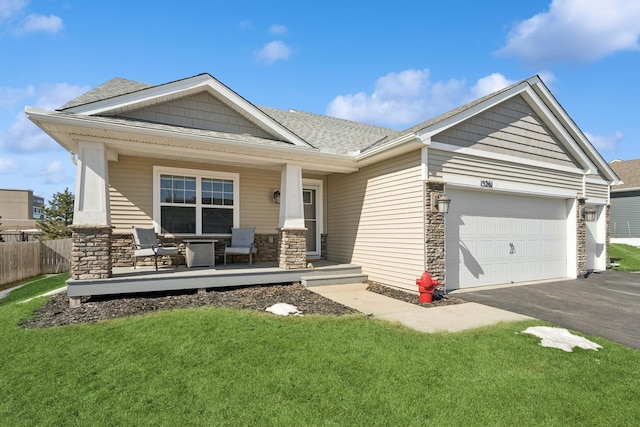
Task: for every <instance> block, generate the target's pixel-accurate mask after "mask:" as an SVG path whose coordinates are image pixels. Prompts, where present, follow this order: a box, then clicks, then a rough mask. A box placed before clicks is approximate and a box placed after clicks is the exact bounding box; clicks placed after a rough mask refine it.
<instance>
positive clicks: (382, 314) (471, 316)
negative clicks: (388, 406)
mask: <svg viewBox="0 0 640 427" xmlns="http://www.w3.org/2000/svg"><path fill="white" fill-rule="evenodd" d="M308 289H309V290H310V291H313V292H316V293H318V294H320V295H322V296H324V297H326V298H329V299H330V300H333V301H336V302H339V303H340V304H343V305H346V306H347V307H351V308H354V309H356V310H358V311H360V312H362V313H365V314H370V315H373V317H376V318H378V319H384V320H388V321H391V322H399V323H401V324H403V325H405V326H408V327H410V328H413V329H415V330H418V331H422V332H428V333H432V332H442V331H447V332H458V331H463V330H466V329H473V328H478V327H481V326H488V325H495V324H497V323H500V322H514V321H521V320H531V319H532V317H529V316H525V315H522V314H516V313H512V312H510V311H506V310H501V309H499V308H493V307H489V306H486V305H482V304H477V303H473V302H468V303H464V304H455V305H448V306H444V307H429V308H426V307H420V306H418V305H415V304H410V303H408V302H404V301H400V300H397V299H394V298H389V297H386V296H384V295H380V294H377V293H375V292H369V291H367V290H366V289H367V284H366V283H354V284H348V285H324V286H311V287H309V288H308ZM417 298H418V295H416V299H417Z"/></svg>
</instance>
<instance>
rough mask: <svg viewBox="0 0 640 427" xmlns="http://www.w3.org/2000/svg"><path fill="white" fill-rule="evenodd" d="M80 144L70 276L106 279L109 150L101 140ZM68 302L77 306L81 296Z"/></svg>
mask: <svg viewBox="0 0 640 427" xmlns="http://www.w3.org/2000/svg"><path fill="white" fill-rule="evenodd" d="M78 147H79V148H78V162H77V166H76V194H75V201H74V206H73V211H74V212H73V226H72V227H71V228H72V230H73V234H72V240H73V243H72V249H71V279H73V280H84V279H106V278H109V277H111V274H112V262H111V238H112V230H111V219H110V218H109V216H110V215H109V172H108V163H107V152H106V149H105V146H104V144H102V143H99V142H83V141H81V142H80V143H79V144H78ZM69 304H70V305H71V306H72V307H77V306H78V305H80V298H79V297H70V298H69Z"/></svg>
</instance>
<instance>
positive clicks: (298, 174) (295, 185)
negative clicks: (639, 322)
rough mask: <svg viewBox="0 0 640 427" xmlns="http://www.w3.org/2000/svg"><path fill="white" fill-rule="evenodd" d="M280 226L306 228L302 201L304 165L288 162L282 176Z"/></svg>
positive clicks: (283, 168)
mask: <svg viewBox="0 0 640 427" xmlns="http://www.w3.org/2000/svg"><path fill="white" fill-rule="evenodd" d="M278 227H279V228H305V227H304V205H303V203H302V167H300V166H297V165H289V164H286V165H284V166H283V167H282V174H281V177H280V221H279V223H278Z"/></svg>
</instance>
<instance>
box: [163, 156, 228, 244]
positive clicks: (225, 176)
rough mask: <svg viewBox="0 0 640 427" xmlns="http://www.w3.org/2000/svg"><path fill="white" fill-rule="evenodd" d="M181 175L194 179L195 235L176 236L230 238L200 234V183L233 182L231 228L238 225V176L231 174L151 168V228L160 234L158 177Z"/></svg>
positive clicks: (164, 167)
mask: <svg viewBox="0 0 640 427" xmlns="http://www.w3.org/2000/svg"><path fill="white" fill-rule="evenodd" d="M165 174H167V175H181V176H189V177H195V178H196V194H197V195H198V197H197V198H196V206H195V209H196V233H195V234H183V233H178V234H176V236H194V235H195V236H230V235H231V234H230V233H216V234H202V199H201V197H200V191H201V190H200V188H201V186H200V183H201V179H202V178H211V179H226V180H230V181H233V227H238V226H239V224H240V174H238V173H231V172H218V171H209V170H201V169H185V168H171V167H166V166H154V167H153V227H154V228H155V230H156V233H158V234H160V233H161V232H162V228H161V226H160V207H161V206H160V175H165Z"/></svg>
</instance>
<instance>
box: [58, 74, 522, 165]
mask: <svg viewBox="0 0 640 427" xmlns="http://www.w3.org/2000/svg"><path fill="white" fill-rule="evenodd" d="M520 83H521V82H518V83H515V84H513V85H511V86H509V87H506V88H504V89H502V90H500V91H498V92H494V93H491V94H489V95H486V96H484V97H482V98H479V99H476V100H474V101H472V102H470V103H468V104H465V105H462V106H460V107H458V108H455V109H453V110H450V111H447V112H446V113H444V114H441V115H439V116H436V117H433V118H431V119H429V120H427V121H424V122H421V123H418V124H417V125H415V126H412V127H410V128H408V129H405V130H403V131H398V130H395V129H390V128H385V127H381V126H374V125H369V124H366V123H359V122H352V121H349V120H344V119H338V118H335V117H329V116H323V115H320V114H313V113H306V112H302V111H296V110H280V109H277V108H272V107H257V108H259V109H260V110H261V111H262V112H264V113H265V114H267V115H268V116H270V117H271V118H273V119H274V120H275V121H277V122H278V123H280V124H281V125H282V126H284V127H286V128H287V129H289V130H290V131H291V132H293V133H295V134H296V135H298V136H299V137H300V138H302V139H303V140H305V141H307V142H308V143H309V144H311V145H312V146H314V147H317V148H319V149H320V150H326V151H329V152H335V153H339V154H347V153H349V152H354V151H358V150H360V151H362V152H366V151H368V150H370V149H372V148H374V147H380V146H384V145H385V144H387V143H389V142H391V141H393V140H395V139H396V138H398V137H400V136H403V135H407V134H413V133H416V132H419V131H420V130H422V129H425V128H427V127H429V126H433V125H435V124H437V123H439V122H441V121H443V120H446V119H447V118H449V117H452V116H455V115H456V114H459V113H461V112H463V111H465V110H468V109H470V108H472V107H474V106H476V105H478V104H480V103H482V102H484V101H485V100H487V99H489V98H491V97H494V96H496V95H498V94H500V93H502V92H504V91H507V90H509V89H511V88H512V87H514V86H516V85H518V84H520ZM160 86H161V85H160ZM151 87H154V85H149V84H146V83H140V82H135V81H132V80H126V79H122V78H114V79H111V80H109V81H108V82H106V83H103V84H101V85H100V86H98V87H96V88H95V89H92V90H90V91H89V92H87V93H85V94H83V95H81V96H79V97H77V98H75V99H73V100H71V101H69V102H68V103H66V104H65V105H63V106H62V107H60V108H59V109H58V110H57V111H64V110H67V109H69V108H72V107H77V106H80V105H84V104H89V103H92V102H96V101H102V100H105V99H110V98H114V97H117V96H121V95H125V94H129V93H133V92H137V91H141V90H144V89H147V88H151ZM134 122H135V121H134V120H128V121H127V123H129V124H131V123H134ZM139 125H140V126H144V127H154V126H162V125H159V124H153V123H148V122H140V123H139Z"/></svg>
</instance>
